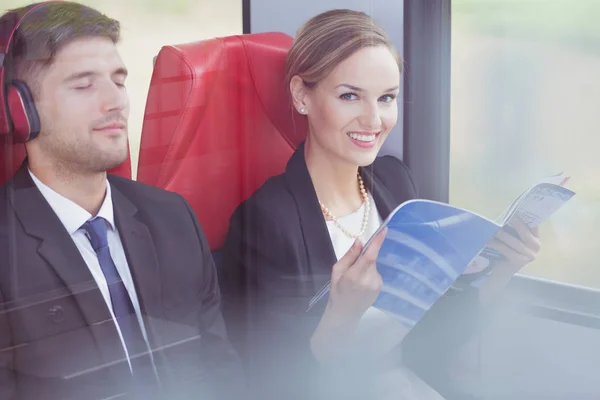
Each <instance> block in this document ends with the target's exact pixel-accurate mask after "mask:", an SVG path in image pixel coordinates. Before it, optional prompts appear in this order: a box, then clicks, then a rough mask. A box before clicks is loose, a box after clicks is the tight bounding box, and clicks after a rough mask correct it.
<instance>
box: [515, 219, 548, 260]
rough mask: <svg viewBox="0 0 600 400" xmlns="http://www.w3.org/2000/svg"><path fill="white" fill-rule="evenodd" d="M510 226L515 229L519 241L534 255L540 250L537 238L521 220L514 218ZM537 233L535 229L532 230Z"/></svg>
mask: <svg viewBox="0 0 600 400" xmlns="http://www.w3.org/2000/svg"><path fill="white" fill-rule="evenodd" d="M510 226H512V227H513V228H515V230H516V231H517V233H518V235H519V237H520V238H521V241H522V242H523V243H524V244H525V246H527V247H528V248H529V249H531V250H532V251H533V252H534V253H536V252H538V251H539V250H540V248H541V243H540V240H539V237H538V236H537V235H536V234H534V232H533V231H532V230H531V228H529V226H527V225H526V224H525V223H524V222H523V220H521V218H515V219H513V220H512V221H511V222H510ZM534 229H535V232H537V231H538V230H537V227H535V228H534Z"/></svg>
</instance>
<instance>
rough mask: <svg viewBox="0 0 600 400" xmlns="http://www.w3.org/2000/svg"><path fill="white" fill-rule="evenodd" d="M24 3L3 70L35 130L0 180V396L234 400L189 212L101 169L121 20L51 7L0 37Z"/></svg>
mask: <svg viewBox="0 0 600 400" xmlns="http://www.w3.org/2000/svg"><path fill="white" fill-rule="evenodd" d="M34 7H35V9H34ZM27 11H30V13H29V14H28V15H26V17H25V18H24V19H23V20H22V21H21V24H20V25H19V26H18V29H17V30H16V32H15V35H14V37H13V41H12V45H11V46H10V48H9V49H8V54H6V55H5V57H4V58H5V60H4V61H5V72H6V73H7V74H10V76H11V78H12V79H13V81H14V80H18V81H22V82H24V84H25V85H26V86H27V88H28V90H30V92H31V95H32V98H33V104H34V112H32V114H35V113H37V115H38V116H39V124H40V126H41V128H40V131H39V134H37V135H36V136H35V137H34V138H33V139H31V140H28V141H27V142H26V143H25V147H26V151H27V159H26V161H25V162H24V163H23V165H22V166H21V167H20V169H19V170H18V171H17V172H16V174H15V175H14V177H12V179H11V180H9V181H8V182H7V183H6V184H4V185H3V186H1V187H0V399H32V400H33V399H46V400H47V399H101V398H144V399H148V398H161V399H162V398H169V399H171V398H172V399H188V398H195V399H211V398H233V399H235V398H236V397H238V394H239V391H238V389H239V388H240V387H241V381H242V379H241V369H240V368H239V363H238V358H237V356H236V354H235V353H234V352H233V350H232V348H231V346H230V345H229V343H228V341H227V339H226V334H225V329H224V324H223V321H222V317H221V312H220V294H219V289H218V284H217V277H216V272H215V266H214V263H213V260H212V258H211V254H210V250H209V247H208V245H207V242H206V240H205V237H204V234H203V232H202V229H201V228H200V226H199V224H198V221H197V220H196V217H195V215H194V213H193V211H192V209H191V208H190V206H189V205H188V203H187V202H186V201H185V200H184V199H183V198H182V197H181V196H179V195H177V194H174V193H170V192H166V191H163V190H160V189H158V188H153V187H149V186H145V185H143V184H140V183H137V182H133V181H131V180H127V179H123V178H119V177H116V176H111V175H107V173H106V171H107V170H110V169H112V168H114V167H116V166H118V165H120V164H121V163H123V162H124V161H125V160H126V159H127V158H128V140H127V118H128V113H129V100H128V96H127V92H126V90H125V80H126V76H127V70H126V68H125V66H124V65H123V62H122V61H121V58H120V56H119V54H118V52H117V48H116V44H117V43H118V41H119V29H120V28H119V23H118V22H117V21H115V20H113V19H110V18H108V17H106V16H105V15H103V14H101V13H99V12H98V11H96V10H94V9H91V8H88V7H85V6H83V5H80V4H77V3H71V2H49V3H47V4H34V5H30V6H27V7H23V8H21V9H18V10H13V11H10V12H8V13H6V14H5V15H3V16H2V17H1V18H0V33H2V34H3V35H7V32H8V34H10V31H12V27H13V26H14V25H15V21H17V20H19V18H21V17H22V16H23V15H24V14H25V13H26V12H27ZM6 42H7V38H6V37H2V40H0V44H2V45H3V46H2V47H4V44H6ZM5 78H6V77H5ZM9 82H11V81H10V79H9V78H6V79H5V86H6V85H8V84H9ZM15 85H16V84H15ZM20 86H21V87H22V86H23V85H20ZM13 89H14V88H13ZM2 90H3V91H6V90H7V87H4V88H2ZM13 95H14V93H13ZM8 96H10V95H8ZM9 103H10V102H9ZM13 105H14V102H13ZM15 118H16V117H15ZM29 118H30V119H31V121H34V120H35V115H33V116H32V115H29ZM13 123H16V121H13ZM32 124H33V125H35V124H34V123H32ZM13 134H14V132H13ZM3 162H5V161H3Z"/></svg>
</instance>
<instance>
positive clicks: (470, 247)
mask: <svg viewBox="0 0 600 400" xmlns="http://www.w3.org/2000/svg"><path fill="white" fill-rule="evenodd" d="M383 226H387V228H388V232H387V235H386V238H385V240H384V242H383V245H382V247H381V250H380V251H379V256H378V258H377V269H378V271H379V273H380V274H381V276H382V279H383V288H382V290H381V293H380V294H379V297H378V298H377V300H376V301H375V303H374V304H373V307H375V308H377V309H380V310H382V311H384V312H385V313H387V314H388V315H390V316H392V317H393V318H395V319H397V320H399V321H400V322H401V323H402V324H403V325H404V326H406V327H407V328H408V330H410V328H411V327H413V326H414V325H415V324H416V323H417V322H418V321H419V320H420V319H421V318H422V317H423V316H424V315H425V313H426V312H427V311H428V310H429V309H430V308H431V306H433V304H434V303H435V302H436V301H437V300H438V299H439V298H440V297H441V296H442V295H444V293H446V291H447V290H448V289H449V288H450V286H451V285H452V284H453V283H454V282H455V281H456V279H457V278H458V277H459V276H460V275H461V274H462V273H463V271H464V269H465V268H466V267H467V266H468V265H469V263H470V261H471V260H472V259H473V258H474V257H475V256H476V255H477V254H478V253H479V252H480V251H481V249H482V248H483V247H484V246H485V244H486V243H488V242H489V240H490V239H491V238H492V237H493V236H494V235H495V233H496V232H497V231H498V230H499V229H500V226H499V225H498V224H496V223H494V222H492V221H490V220H488V219H486V218H484V217H482V216H479V215H477V214H474V213H472V212H470V211H467V210H463V209H459V208H456V207H453V206H450V205H448V204H444V203H438V202H433V201H428V200H412V201H409V202H406V203H404V204H402V205H401V206H400V207H399V208H397V209H396V210H395V211H394V212H393V213H392V214H391V215H390V217H389V218H388V219H387V220H386V221H385V222H384V224H383ZM369 243H370V241H369V242H367V244H366V245H365V248H366V247H367V246H368V245H369ZM328 291H329V285H327V286H326V287H325V288H323V290H321V291H320V292H319V293H318V294H317V295H316V296H315V297H313V299H312V300H311V302H310V304H309V309H310V308H312V306H314V304H316V303H317V302H318V301H320V300H321V299H322V298H324V297H325V296H326V295H327V293H328ZM408 330H407V332H408Z"/></svg>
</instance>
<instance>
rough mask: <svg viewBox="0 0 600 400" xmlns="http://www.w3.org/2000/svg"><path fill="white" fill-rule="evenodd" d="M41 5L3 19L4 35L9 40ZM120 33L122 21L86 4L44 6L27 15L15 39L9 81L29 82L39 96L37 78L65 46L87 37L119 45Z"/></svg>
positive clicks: (1, 32) (0, 31)
mask: <svg viewBox="0 0 600 400" xmlns="http://www.w3.org/2000/svg"><path fill="white" fill-rule="evenodd" d="M39 4H40V3H34V4H30V5H27V6H25V7H21V8H17V9H14V10H10V11H8V12H6V13H5V14H4V15H2V16H1V17H0V35H2V37H3V38H8V36H9V35H10V32H11V31H12V28H13V27H14V26H15V24H16V22H17V21H18V20H19V19H20V18H21V17H22V16H23V15H24V14H25V13H26V12H27V11H29V10H30V9H31V8H32V7H35V6H37V5H39ZM120 31H121V27H120V24H119V22H118V21H116V20H114V19H112V18H109V17H107V16H106V15H104V14H102V13H101V12H99V11H97V10H95V9H93V8H90V7H87V6H84V5H83V4H79V3H75V2H70V1H58V2H55V3H48V4H46V5H43V6H41V7H39V8H38V9H36V10H34V11H33V12H32V13H31V14H29V15H27V17H26V18H25V19H24V20H23V22H22V23H21V25H20V27H19V29H17V31H16V33H15V36H14V37H13V40H12V45H11V49H10V52H9V54H8V58H7V60H6V62H7V63H8V66H9V68H7V70H8V71H7V72H8V78H12V79H15V78H16V79H20V80H23V81H25V82H26V83H27V84H28V85H29V86H30V87H31V89H32V91H33V92H34V94H35V92H36V86H37V85H38V81H37V78H38V77H39V76H40V74H42V73H43V71H44V69H45V68H47V67H48V66H49V65H51V64H52V62H53V61H54V57H55V55H56V53H57V52H58V51H59V50H60V49H62V48H63V47H64V46H65V45H67V44H68V43H70V42H71V41H73V40H75V39H79V38H84V37H104V38H108V39H110V40H112V42H113V43H115V44H116V43H118V42H119V40H120Z"/></svg>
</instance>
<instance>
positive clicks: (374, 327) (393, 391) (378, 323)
mask: <svg viewBox="0 0 600 400" xmlns="http://www.w3.org/2000/svg"><path fill="white" fill-rule="evenodd" d="M368 195H369V202H370V204H371V207H370V210H371V213H370V217H369V221H368V224H367V229H366V230H365V234H364V235H363V237H362V238H361V239H362V241H363V243H366V242H367V241H368V240H369V238H370V237H371V236H373V234H374V233H375V232H376V231H377V229H379V226H380V225H381V223H382V222H383V221H382V219H381V216H380V215H379V212H378V211H377V207H376V205H375V200H374V199H373V196H372V195H371V193H369V194H368ZM364 214H365V206H364V204H363V205H362V206H361V208H359V209H358V210H357V211H355V212H354V213H352V214H349V215H346V216H344V217H339V218H338V224H340V225H342V226H343V227H344V228H345V229H346V230H347V231H349V232H360V229H361V227H362V223H363V218H364ZM327 229H328V230H329V236H330V237H331V242H332V244H333V248H334V250H335V255H336V257H337V259H338V260H339V259H340V258H342V257H343V256H344V254H346V252H347V251H348V250H349V249H350V247H352V244H353V243H354V241H355V239H354V238H351V237H349V236H348V235H346V234H345V233H344V232H343V231H342V230H341V229H340V228H339V227H338V226H337V225H336V223H335V222H333V221H327ZM405 334H406V327H404V325H402V324H401V323H400V322H398V321H397V320H395V319H393V318H392V317H390V316H388V315H387V314H386V313H385V312H383V311H381V310H379V309H377V308H375V307H370V308H369V309H368V310H367V311H366V312H365V313H364V314H363V316H362V319H361V322H360V324H359V327H358V328H357V331H356V334H355V343H356V346H360V348H361V351H360V352H359V353H360V354H368V356H369V358H381V359H382V362H385V361H383V359H384V358H385V356H386V355H387V354H388V353H389V352H390V351H391V350H392V349H394V348H395V347H396V346H398V345H399V344H400V341H401V340H402V338H404V336H405ZM377 398H378V399H379V400H382V399H394V400H444V399H443V398H442V397H441V396H440V395H439V394H438V393H437V392H435V391H434V390H433V389H432V388H430V387H429V386H428V385H427V384H426V383H425V382H423V381H422V380H421V379H419V378H418V377H417V376H416V375H415V374H414V373H413V372H412V371H410V370H408V369H407V368H405V367H394V368H393V369H388V370H386V371H383V372H382V376H381V379H380V381H379V396H378V397H377Z"/></svg>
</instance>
